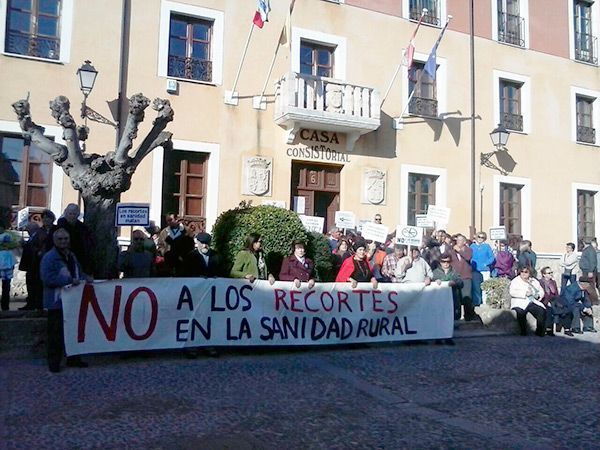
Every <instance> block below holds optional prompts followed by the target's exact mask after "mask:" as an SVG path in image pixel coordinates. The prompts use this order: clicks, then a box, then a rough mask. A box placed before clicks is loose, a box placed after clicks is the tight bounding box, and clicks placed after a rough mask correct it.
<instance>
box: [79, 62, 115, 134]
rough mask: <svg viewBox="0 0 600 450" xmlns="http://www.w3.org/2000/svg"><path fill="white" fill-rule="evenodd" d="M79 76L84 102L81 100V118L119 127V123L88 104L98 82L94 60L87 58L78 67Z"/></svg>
mask: <svg viewBox="0 0 600 450" xmlns="http://www.w3.org/2000/svg"><path fill="white" fill-rule="evenodd" d="M77 76H78V77H79V89H81V92H82V93H83V102H81V118H82V119H86V120H87V119H90V120H91V121H93V122H98V123H104V124H106V125H112V126H113V127H115V128H118V126H117V124H116V123H114V122H112V121H111V120H109V119H107V118H106V117H104V116H103V115H102V114H100V113H99V112H97V111H94V110H93V109H92V108H90V107H89V106H88V105H87V98H88V95H90V93H91V92H92V89H94V83H95V82H96V77H97V76H98V71H97V70H96V69H95V68H94V66H92V62H91V61H90V60H85V62H84V63H83V65H82V66H81V67H80V68H79V69H77Z"/></svg>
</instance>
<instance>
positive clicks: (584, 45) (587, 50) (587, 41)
mask: <svg viewBox="0 0 600 450" xmlns="http://www.w3.org/2000/svg"><path fill="white" fill-rule="evenodd" d="M575 59H576V60H577V61H582V62H586V63H589V64H594V65H598V38H597V37H596V36H592V35H591V34H584V33H575Z"/></svg>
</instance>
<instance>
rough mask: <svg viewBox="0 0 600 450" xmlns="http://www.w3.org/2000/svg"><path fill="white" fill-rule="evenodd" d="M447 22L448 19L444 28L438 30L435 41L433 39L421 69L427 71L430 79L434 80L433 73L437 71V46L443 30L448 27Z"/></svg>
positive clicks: (448, 21)
mask: <svg viewBox="0 0 600 450" xmlns="http://www.w3.org/2000/svg"><path fill="white" fill-rule="evenodd" d="M449 23H450V20H447V21H446V25H444V28H442V31H441V32H440V35H439V36H438V38H437V41H435V44H433V48H432V49H431V53H429V58H427V62H426V63H425V67H424V68H423V70H425V72H427V73H428V74H429V76H430V77H431V79H432V80H435V74H436V71H437V63H436V53H437V48H438V46H439V45H440V42H441V41H442V36H444V32H445V31H446V28H448V24H449Z"/></svg>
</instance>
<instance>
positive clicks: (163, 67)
mask: <svg viewBox="0 0 600 450" xmlns="http://www.w3.org/2000/svg"><path fill="white" fill-rule="evenodd" d="M223 27H224V14H223V12H221V11H216V10H213V9H208V8H201V7H198V6H192V5H187V4H183V3H177V2H172V1H167V0H163V1H162V3H161V15H160V31H159V33H160V40H159V50H158V75H159V76H162V77H169V78H177V79H181V80H192V81H198V82H204V83H210V84H217V85H218V84H222V81H223Z"/></svg>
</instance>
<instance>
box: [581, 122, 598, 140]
mask: <svg viewBox="0 0 600 450" xmlns="http://www.w3.org/2000/svg"><path fill="white" fill-rule="evenodd" d="M577 141H578V142H585V143H586V144H595V143H596V129H595V128H591V127H583V126H580V125H577Z"/></svg>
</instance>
